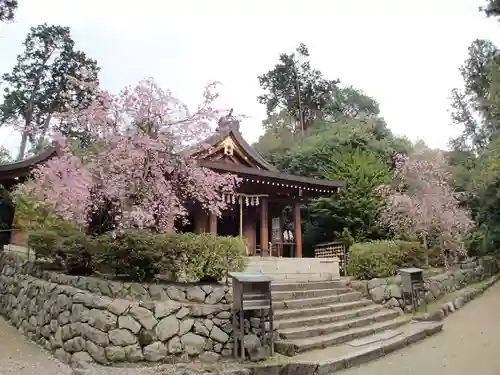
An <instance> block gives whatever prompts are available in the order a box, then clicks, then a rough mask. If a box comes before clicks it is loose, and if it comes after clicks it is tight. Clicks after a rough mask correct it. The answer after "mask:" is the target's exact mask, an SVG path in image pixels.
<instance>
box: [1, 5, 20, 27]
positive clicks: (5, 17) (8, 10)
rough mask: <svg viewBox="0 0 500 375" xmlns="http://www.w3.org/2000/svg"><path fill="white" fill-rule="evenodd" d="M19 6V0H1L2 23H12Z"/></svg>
mask: <svg viewBox="0 0 500 375" xmlns="http://www.w3.org/2000/svg"><path fill="white" fill-rule="evenodd" d="M17 6H18V1H17V0H0V22H8V21H12V20H13V19H14V13H15V11H16V10H17Z"/></svg>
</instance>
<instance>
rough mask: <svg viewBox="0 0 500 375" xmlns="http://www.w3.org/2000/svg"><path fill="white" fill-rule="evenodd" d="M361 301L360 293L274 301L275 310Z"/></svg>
mask: <svg viewBox="0 0 500 375" xmlns="http://www.w3.org/2000/svg"><path fill="white" fill-rule="evenodd" d="M360 299H361V293H360V292H348V293H342V294H332V295H329V296H324V297H313V298H298V299H292V300H284V301H273V308H274V309H300V308H307V307H314V306H321V305H327V304H332V303H337V302H352V301H359V300H360Z"/></svg>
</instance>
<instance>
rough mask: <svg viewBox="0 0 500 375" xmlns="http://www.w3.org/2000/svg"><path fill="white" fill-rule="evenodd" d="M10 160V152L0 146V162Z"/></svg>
mask: <svg viewBox="0 0 500 375" xmlns="http://www.w3.org/2000/svg"><path fill="white" fill-rule="evenodd" d="M10 161H11V158H10V152H9V150H7V149H6V148H5V147H4V146H0V164H5V163H8V162H10Z"/></svg>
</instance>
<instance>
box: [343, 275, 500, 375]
mask: <svg viewBox="0 0 500 375" xmlns="http://www.w3.org/2000/svg"><path fill="white" fill-rule="evenodd" d="M499 348H500V282H499V283H497V284H496V285H494V286H492V287H491V288H490V289H488V290H487V291H486V292H485V293H484V294H483V295H482V296H481V297H479V298H477V299H475V300H474V301H472V302H470V303H469V304H468V305H466V306H465V307H464V308H463V309H461V310H459V311H458V312H455V313H454V314H453V315H451V316H450V317H448V318H447V319H446V320H445V324H444V329H443V332H442V333H440V334H438V335H436V336H433V337H430V338H428V339H426V340H424V341H422V342H420V343H417V344H414V345H412V346H410V347H408V348H405V349H402V350H399V351H398V352H395V353H393V354H392V355H389V356H386V357H383V358H380V359H379V360H377V361H374V362H371V363H368V364H365V365H363V366H360V367H357V368H352V369H349V370H346V371H343V372H341V373H340V374H342V375H366V374H370V375H416V374H419V375H421V374H429V375H434V374H439V375H476V374H477V375H498V374H500V351H499Z"/></svg>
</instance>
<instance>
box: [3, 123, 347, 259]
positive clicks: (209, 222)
mask: <svg viewBox="0 0 500 375" xmlns="http://www.w3.org/2000/svg"><path fill="white" fill-rule="evenodd" d="M182 153H183V155H184V156H186V157H191V158H194V159H196V160H198V161H199V163H200V165H202V166H203V167H206V168H209V169H211V170H213V171H216V172H220V173H232V174H235V175H237V176H239V177H240V178H241V179H242V181H241V183H240V186H239V187H238V189H237V191H236V192H235V194H233V195H230V196H226V197H225V199H226V202H227V203H229V208H228V209H227V210H225V211H224V213H223V215H222V217H216V216H215V215H209V214H208V213H206V212H203V210H202V209H201V207H197V206H193V207H190V208H189V211H190V217H189V225H187V226H184V227H182V228H178V229H179V230H181V231H193V232H196V233H201V232H211V233H216V234H218V235H225V236H227V235H232V236H237V235H241V236H245V237H246V238H247V242H248V253H249V255H261V256H269V255H271V256H277V257H283V256H284V257H302V256H303V254H302V228H301V218H300V207H301V205H302V204H304V203H306V202H307V201H308V200H310V199H315V198H319V197H321V196H332V195H334V194H336V193H337V192H338V190H339V188H340V187H341V186H343V185H344V183H343V182H341V181H329V180H318V179H314V178H307V177H301V176H294V175H290V174H286V173H282V172H280V171H278V169H276V167H274V166H273V165H271V164H269V163H268V162H267V161H266V160H264V158H262V156H260V155H259V154H258V153H257V152H256V151H255V150H254V149H253V148H252V147H251V146H250V145H249V144H248V143H247V142H246V141H245V140H244V139H243V137H242V135H241V133H240V131H239V122H238V121H237V120H236V119H235V118H233V117H232V116H231V114H229V115H228V116H225V117H222V118H221V119H220V120H219V124H218V128H217V130H216V131H215V133H214V134H213V135H212V136H210V137H208V138H207V139H205V140H204V141H202V142H200V143H198V144H196V145H194V146H193V147H190V148H188V149H186V150H184V151H182ZM57 155H58V150H57V149H56V148H54V147H52V148H49V149H47V150H45V151H44V152H42V153H41V154H39V155H36V156H34V157H32V158H28V159H25V160H22V161H20V162H15V163H9V164H4V165H0V183H1V184H4V186H5V187H6V188H8V189H10V188H12V186H13V185H15V184H17V183H18V182H21V181H23V180H24V179H25V178H27V177H28V176H29V175H30V172H31V170H32V169H33V168H34V167H35V166H36V165H38V164H40V163H43V162H45V161H46V160H48V159H49V158H51V157H54V156H57ZM310 256H313V254H311V255H310Z"/></svg>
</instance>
